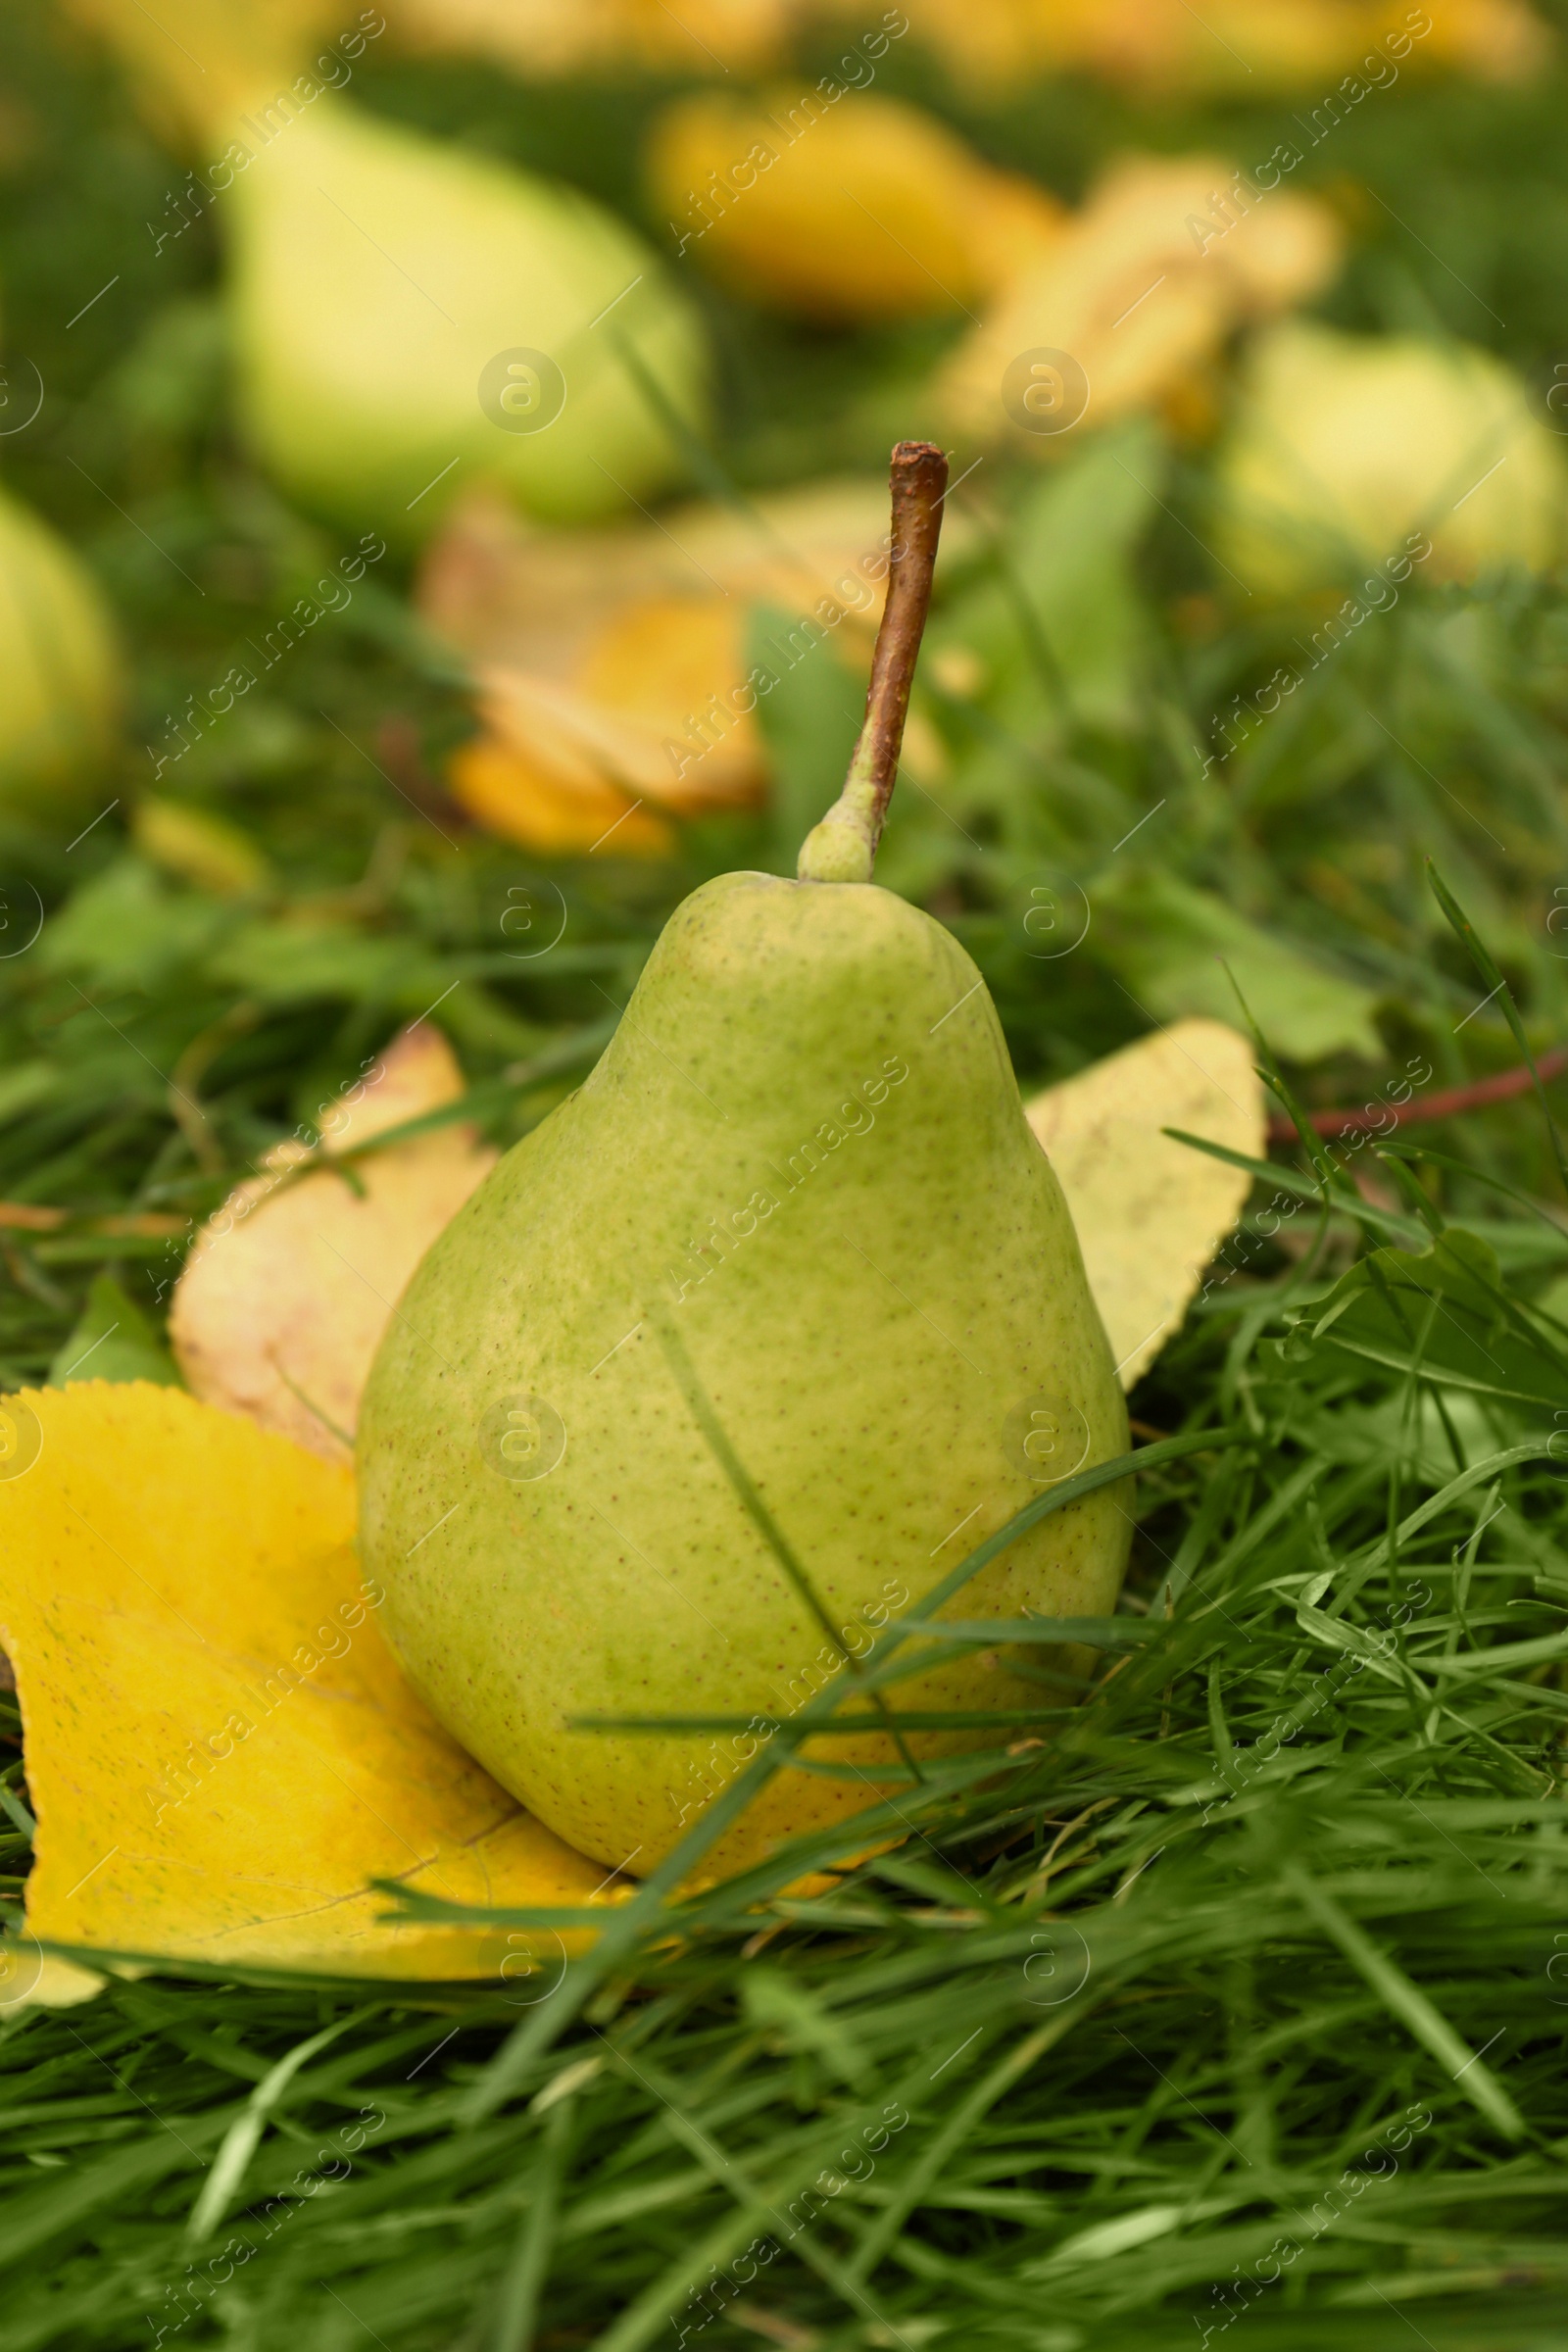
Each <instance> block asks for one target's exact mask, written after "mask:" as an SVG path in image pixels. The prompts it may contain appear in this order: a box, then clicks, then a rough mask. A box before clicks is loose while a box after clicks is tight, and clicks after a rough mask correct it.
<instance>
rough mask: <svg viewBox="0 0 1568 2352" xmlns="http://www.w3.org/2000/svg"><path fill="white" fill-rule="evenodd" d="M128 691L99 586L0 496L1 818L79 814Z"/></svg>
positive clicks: (44, 530) (47, 532)
mask: <svg viewBox="0 0 1568 2352" xmlns="http://www.w3.org/2000/svg"><path fill="white" fill-rule="evenodd" d="M121 684H122V679H121V667H120V655H119V651H118V648H117V646H116V642H115V634H114V628H113V624H112V622H111V620H110V617H109V613H108V611H107V608H106V607H105V604H104V601H103V598H102V597H101V595H100V594H99V591H98V588H97V584H96V582H95V581H94V580H93V579H92V577H91V575H90V574H89V573H88V572H87V571H86V570H84V568H83V567H82V565H81V564H80V563H79V562H78V560H77V558H76V557H75V556H74V555H73V553H72V551H71V549H70V548H69V547H68V546H67V545H66V543H65V541H64V540H62V539H59V538H57V537H56V536H55V534H54V532H53V531H52V530H51V529H50V528H49V526H48V524H47V523H45V522H43V521H41V520H40V519H39V517H38V516H37V515H34V514H32V513H31V512H30V511H29V510H28V509H27V508H26V507H24V506H21V505H19V504H18V502H17V501H16V500H15V499H11V498H7V497H5V496H3V495H0V809H4V810H5V811H6V812H7V813H8V814H14V815H25V816H37V817H40V818H48V817H50V816H54V815H58V814H59V813H60V811H61V809H62V808H65V809H71V808H73V807H75V806H76V804H77V803H78V802H79V801H80V799H81V796H82V794H83V793H84V792H85V791H88V790H90V788H91V787H92V786H93V784H94V783H95V782H96V781H97V779H98V778H99V777H101V776H102V774H103V772H104V769H105V766H106V765H107V763H108V760H109V757H110V753H111V750H112V748H113V745H114V740H115V733H116V728H117V724H118V720H119V715H120V704H121Z"/></svg>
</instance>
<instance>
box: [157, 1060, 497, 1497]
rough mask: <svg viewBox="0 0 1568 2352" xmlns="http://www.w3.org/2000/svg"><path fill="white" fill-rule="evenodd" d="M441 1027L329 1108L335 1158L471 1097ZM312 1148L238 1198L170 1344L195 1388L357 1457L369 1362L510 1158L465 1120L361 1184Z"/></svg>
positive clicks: (202, 1256) (193, 1265)
mask: <svg viewBox="0 0 1568 2352" xmlns="http://www.w3.org/2000/svg"><path fill="white" fill-rule="evenodd" d="M463 1091H464V1087H463V1076H462V1073H461V1071H460V1070H459V1068H458V1065H457V1063H456V1061H455V1060H454V1059H453V1056H452V1052H451V1049H450V1047H449V1046H448V1045H447V1043H446V1040H445V1039H444V1038H443V1037H442V1036H441V1035H440V1033H439V1031H437V1030H435V1029H432V1028H430V1027H428V1026H427V1025H425V1024H424V1023H422V1022H421V1023H418V1024H417V1025H416V1026H415V1027H414V1028H413V1029H409V1030H406V1031H405V1032H404V1034H403V1035H402V1036H401V1037H400V1038H398V1039H397V1040H396V1042H395V1043H394V1044H393V1045H391V1046H389V1047H388V1048H387V1050H386V1052H385V1053H384V1054H381V1055H380V1056H379V1057H378V1058H377V1060H376V1061H375V1062H373V1063H372V1064H371V1066H370V1068H369V1069H368V1071H367V1073H366V1075H365V1078H364V1079H363V1081H361V1082H360V1083H359V1084H358V1085H356V1086H355V1087H353V1088H351V1089H350V1090H349V1091H348V1093H347V1094H346V1095H345V1096H343V1097H342V1098H340V1100H339V1102H338V1103H337V1105H336V1106H335V1108H333V1109H332V1110H331V1111H330V1112H324V1113H323V1114H322V1134H323V1139H324V1142H325V1146H326V1149H327V1151H328V1152H333V1151H335V1152H343V1151H344V1150H345V1149H347V1148H348V1147H350V1146H352V1145H355V1144H361V1143H365V1142H368V1140H369V1139H370V1138H371V1137H372V1136H376V1135H381V1134H385V1133H386V1132H387V1130H388V1129H390V1128H392V1127H397V1126H401V1125H402V1124H403V1123H404V1122H405V1121H406V1120H409V1119H417V1118H418V1117H420V1116H421V1115H422V1114H423V1113H424V1112H426V1111H430V1110H437V1109H439V1108H440V1107H441V1106H442V1104H443V1103H452V1102H455V1101H456V1100H457V1099H458V1097H459V1096H460V1095H461V1094H462V1093H463ZM310 1156H311V1155H310V1153H309V1152H307V1150H306V1147H305V1146H304V1145H303V1144H284V1145H280V1146H279V1147H278V1148H277V1150H276V1151H274V1152H272V1153H271V1155H270V1164H269V1166H268V1168H267V1171H266V1173H265V1174H263V1175H261V1176H258V1177H253V1178H252V1179H251V1180H250V1181H249V1182H247V1183H245V1184H242V1185H240V1186H239V1187H238V1188H237V1190H236V1191H234V1192H233V1193H231V1194H230V1195H229V1198H228V1199H227V1201H225V1202H224V1203H223V1206H222V1207H221V1209H220V1210H219V1212H218V1214H217V1215H216V1216H215V1217H213V1218H212V1219H211V1220H210V1221H209V1223H208V1224H207V1226H206V1227H205V1228H204V1229H203V1231H202V1233H201V1234H200V1236H199V1237H198V1239H197V1242H196V1245H195V1248H194V1249H193V1250H192V1251H191V1255H190V1258H189V1261H188V1263H187V1264H186V1267H185V1270H184V1272H183V1274H182V1275H181V1276H180V1278H179V1282H178V1284H177V1285H176V1287H175V1291H174V1300H173V1305H172V1310H171V1313H170V1318H169V1330H170V1338H171V1340H172V1344H173V1348H174V1353H175V1356H176V1358H177V1360H178V1363H179V1367H180V1370H181V1371H182V1372H183V1374H184V1376H185V1380H186V1382H187V1384H188V1386H189V1387H190V1389H191V1391H192V1393H193V1394H194V1395H195V1396H197V1397H202V1398H203V1399H204V1400H205V1401H206V1402H208V1403H209V1404H218V1405H222V1406H223V1407H225V1409H226V1410H227V1411H229V1412H232V1413H244V1414H247V1415H248V1416H249V1418H250V1419H251V1420H253V1421H257V1422H259V1423H260V1424H261V1426H262V1427H263V1428H264V1429H270V1430H276V1431H278V1432H279V1433H280V1434H281V1435H282V1436H284V1437H288V1438H293V1439H294V1440H295V1441H296V1442H297V1443H298V1444H299V1445H301V1446H308V1447H309V1448H310V1449H311V1451H312V1452H313V1453H319V1454H320V1455H321V1456H322V1457H323V1459H325V1460H327V1461H346V1460H347V1459H348V1451H349V1448H348V1446H347V1445H346V1444H345V1443H344V1440H345V1439H350V1440H351V1439H352V1437H353V1433H354V1429H355V1425H356V1423H357V1421H358V1419H359V1409H360V1396H361V1392H362V1391H363V1389H364V1387H365V1383H366V1379H367V1377H368V1373H369V1369H370V1359H371V1358H372V1356H373V1355H374V1353H375V1350H376V1348H377V1346H378V1345H379V1342H380V1338H381V1334H382V1332H383V1330H384V1329H385V1328H386V1322H387V1318H388V1316H389V1315H390V1314H391V1313H392V1311H393V1309H394V1307H395V1306H396V1303H397V1300H398V1298H399V1295H400V1294H401V1292H402V1291H403V1289H404V1287H405V1285H406V1284H407V1282H408V1280H409V1277H410V1276H411V1275H412V1274H413V1272H414V1269H415V1267H416V1266H417V1264H418V1262H419V1260H420V1258H421V1257H422V1256H423V1255H424V1252H425V1251H426V1250H427V1249H428V1248H429V1247H430V1244H431V1243H432V1242H433V1241H434V1240H435V1237H436V1235H437V1234H438V1233H440V1232H441V1230H442V1228H443V1227H444V1226H445V1225H447V1224H448V1223H449V1222H450V1221H451V1219H452V1218H453V1217H454V1216H455V1215H456V1213H457V1211H458V1210H459V1209H460V1208H461V1207H462V1206H463V1203H464V1201H466V1199H467V1198H468V1195H469V1194H470V1193H471V1192H472V1191H473V1190H474V1188H475V1186H476V1185H478V1183H479V1182H480V1181H481V1179H482V1178H483V1177H485V1176H486V1175H488V1173H489V1171H490V1169H491V1168H492V1167H493V1166H494V1164H495V1158H496V1154H495V1152H493V1151H492V1150H490V1148H489V1147H488V1146H486V1145H482V1144H480V1143H479V1142H478V1141H477V1140H476V1138H475V1134H474V1130H473V1129H472V1128H471V1127H470V1126H468V1125H467V1124H466V1123H464V1122H454V1123H453V1124H452V1125H450V1126H446V1127H439V1128H436V1129H434V1130H433V1131H432V1132H431V1133H430V1134H428V1135H421V1136H417V1137H414V1138H412V1139H411V1140H410V1141H409V1142H408V1143H404V1144H394V1145H391V1146H389V1147H388V1149H387V1150H386V1151H385V1152H374V1153H372V1154H371V1155H370V1156H369V1157H368V1158H367V1159H365V1160H364V1161H363V1162H359V1163H357V1165H356V1175H357V1180H358V1183H359V1184H360V1185H361V1186H362V1187H363V1196H362V1194H361V1193H358V1192H356V1191H355V1190H354V1188H353V1186H352V1185H351V1183H350V1182H349V1180H348V1178H347V1177H346V1176H344V1175H342V1174H338V1173H336V1172H334V1171H333V1170H331V1169H330V1168H325V1167H317V1168H315V1169H313V1170H312V1172H311V1173H309V1174H307V1175H304V1176H301V1177H299V1178H298V1179H297V1181H295V1182H294V1183H292V1184H288V1185H283V1184H282V1182H281V1180H282V1178H284V1177H285V1176H286V1175H287V1174H288V1173H289V1171H290V1169H291V1168H293V1167H297V1166H299V1165H300V1164H301V1163H302V1162H303V1161H305V1160H306V1159H308V1158H309V1157H310Z"/></svg>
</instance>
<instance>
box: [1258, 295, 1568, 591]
mask: <svg viewBox="0 0 1568 2352" xmlns="http://www.w3.org/2000/svg"><path fill="white" fill-rule="evenodd" d="M1215 520H1216V535H1217V543H1218V546H1219V550H1220V553H1221V556H1222V559H1223V561H1224V562H1225V564H1228V565H1229V566H1230V567H1231V569H1232V571H1233V572H1234V573H1236V574H1237V575H1239V576H1240V578H1241V579H1242V580H1243V581H1245V583H1246V584H1247V588H1248V592H1249V594H1250V593H1252V591H1253V590H1257V591H1259V592H1261V593H1263V594H1265V595H1272V596H1297V595H1300V594H1301V593H1303V592H1304V591H1309V590H1311V589H1314V588H1324V587H1329V586H1332V585H1333V584H1334V583H1335V582H1336V581H1339V580H1346V579H1348V578H1350V577H1352V576H1353V574H1354V573H1355V572H1357V571H1360V570H1362V569H1363V568H1364V569H1365V570H1366V571H1367V572H1369V573H1371V574H1373V575H1374V577H1373V578H1369V579H1368V581H1367V587H1368V588H1369V589H1370V590H1372V592H1373V593H1372V595H1371V599H1370V602H1371V603H1372V605H1373V606H1374V607H1378V606H1384V605H1388V604H1392V603H1395V602H1397V593H1398V592H1397V586H1396V585H1395V584H1394V583H1397V582H1399V581H1402V580H1406V579H1408V578H1409V576H1410V571H1411V566H1412V564H1422V565H1424V566H1425V567H1426V569H1425V573H1424V575H1423V576H1425V577H1428V578H1432V579H1461V580H1467V579H1473V578H1474V577H1475V576H1476V574H1477V573H1478V572H1480V571H1483V570H1486V569H1487V568H1489V567H1492V566H1495V565H1499V564H1507V565H1513V566H1522V567H1524V568H1526V569H1528V570H1532V571H1543V570H1545V569H1547V568H1549V566H1550V565H1551V564H1553V563H1555V562H1556V561H1557V559H1558V557H1559V556H1560V554H1561V552H1562V549H1563V546H1564V543H1565V526H1568V461H1565V459H1564V454H1563V447H1562V443H1561V442H1560V441H1559V440H1558V439H1556V438H1555V436H1554V435H1553V433H1552V432H1551V431H1549V430H1548V429H1547V425H1546V424H1545V423H1543V422H1542V421H1541V418H1540V417H1537V416H1533V415H1532V414H1531V403H1530V400H1529V398H1528V396H1527V394H1526V390H1525V387H1524V385H1523V384H1522V383H1521V382H1520V380H1519V378H1518V377H1517V376H1516V375H1515V374H1514V373H1513V372H1512V370H1511V369H1510V368H1506V367H1505V366H1504V365H1503V363H1502V362H1501V361H1500V360H1497V359H1495V358H1494V357H1493V356H1492V354H1491V353H1490V352H1485V351H1477V350H1475V349H1473V348H1472V347H1471V346H1469V345H1467V344H1463V343H1443V344H1439V343H1427V342H1422V341H1420V340H1419V339H1418V338H1416V337H1414V336H1391V335H1342V334H1339V333H1337V332H1336V331H1335V330H1334V329H1333V328H1332V327H1327V326H1319V325H1316V324H1314V323H1311V322H1308V321H1306V320H1302V319H1292V320H1290V321H1288V322H1287V323H1285V324H1283V325H1280V326H1276V327H1274V328H1273V329H1271V331H1270V332H1269V333H1267V334H1265V335H1262V336H1260V337H1259V338H1258V341H1257V342H1256V344H1255V345H1254V346H1253V348H1252V352H1251V355H1250V360H1249V363H1248V367H1247V371H1246V375H1245V378H1244V382H1243V390H1242V399H1241V401H1240V404H1239V408H1238V415H1237V420H1236V424H1235V427H1234V429H1233V431H1232V433H1231V435H1230V438H1229V440H1228V441H1227V442H1226V444H1225V446H1224V448H1223V449H1222V450H1221V452H1220V457H1219V461H1218V464H1217V466H1216V468H1215ZM1379 572H1381V573H1382V574H1383V575H1384V576H1383V579H1382V581H1381V583H1380V584H1379V583H1377V581H1376V576H1375V575H1376V574H1377V573H1379Z"/></svg>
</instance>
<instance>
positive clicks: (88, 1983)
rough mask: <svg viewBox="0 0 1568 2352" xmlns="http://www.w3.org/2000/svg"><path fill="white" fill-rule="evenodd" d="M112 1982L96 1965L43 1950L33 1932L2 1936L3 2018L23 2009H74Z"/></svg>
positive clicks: (0, 2007) (0, 2014) (0, 1983)
mask: <svg viewBox="0 0 1568 2352" xmlns="http://www.w3.org/2000/svg"><path fill="white" fill-rule="evenodd" d="M108 1982H109V1980H108V1978H107V1977H101V1976H100V1975H99V1974H98V1971H97V1970H96V1969H95V1968H79V1967H78V1966H77V1965H76V1963H75V1961H73V1960H62V1959H61V1958H60V1957H59V1956H58V1954H56V1953H54V1952H46V1951H44V1950H42V1948H41V1947H40V1946H39V1945H38V1943H37V1942H36V1941H35V1940H34V1939H33V1937H32V1936H7V1937H5V1938H4V1939H3V1940H0V2018H4V2017H10V2016H15V2014H16V2012H17V2011H18V2010H19V2009H74V2008H76V2007H77V2006H78V2005H79V2004H80V2003H81V2002H82V2001H90V2000H93V1999H94V1998H96V1996H97V1995H98V1994H99V1993H100V1992H102V1990H103V1988H104V1986H105V1985H107V1984H108Z"/></svg>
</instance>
